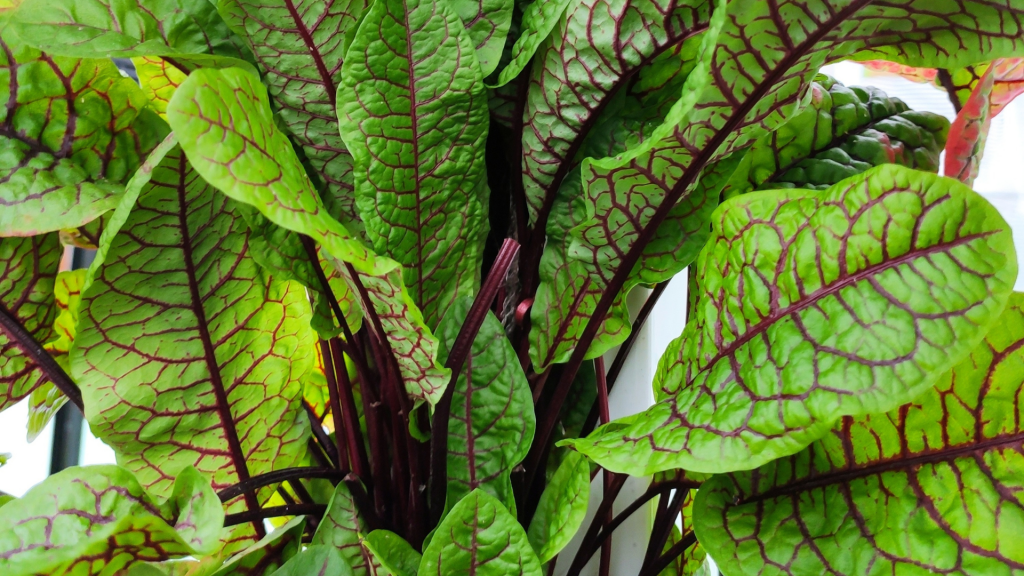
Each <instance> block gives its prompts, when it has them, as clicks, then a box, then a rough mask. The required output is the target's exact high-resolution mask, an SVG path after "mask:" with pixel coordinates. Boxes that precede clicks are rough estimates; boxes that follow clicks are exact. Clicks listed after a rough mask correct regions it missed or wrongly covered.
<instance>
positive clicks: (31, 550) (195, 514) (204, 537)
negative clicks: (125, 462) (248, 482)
mask: <svg viewBox="0 0 1024 576" xmlns="http://www.w3.org/2000/svg"><path fill="white" fill-rule="evenodd" d="M223 522H224V511H223V509H222V508H221V505H220V500H218V499H217V495H216V494H215V493H214V492H213V490H212V489H211V488H210V485H209V483H208V482H207V481H206V480H205V479H204V478H203V477H202V475H200V474H199V473H198V472H197V471H196V470H195V469H193V468H185V469H183V470H182V471H181V473H180V474H179V475H178V478H177V480H176V481H175V483H174V488H173V491H172V492H171V494H170V497H169V498H168V500H167V501H165V502H158V501H156V500H154V499H153V498H152V497H151V496H150V495H149V494H147V493H146V491H145V490H144V489H143V487H142V486H141V485H140V484H139V482H138V481H137V480H136V479H135V477H134V476H133V475H132V474H131V473H130V472H128V471H127V470H125V469H123V468H119V467H117V466H91V467H85V468H78V467H75V468H69V469H67V470H64V471H62V472H58V473H57V474H54V475H52V476H50V477H48V478H47V479H46V480H44V481H43V482H42V483H40V484H38V485H36V486H35V487H33V488H32V489H31V490H29V491H28V492H27V493H26V494H25V496H23V497H22V498H19V499H18V500H15V501H13V502H10V503H8V504H7V505H5V506H3V508H0V525H3V526H4V531H3V532H2V533H0V570H2V571H3V574H5V576H7V575H9V576H21V575H26V576H28V575H33V576H34V575H40V576H42V575H44V574H45V575H47V576H60V575H62V574H75V575H81V576H91V575H94V574H97V575H99V574H102V575H112V574H115V573H117V572H118V571H119V570H120V569H122V568H124V567H125V566H127V565H129V564H132V563H134V562H141V561H151V562H152V561H160V560H166V559H168V558H180V557H183V556H189V555H195V554H206V553H209V552H211V551H213V549H214V548H215V547H216V545H217V542H218V537H219V535H220V529H221V526H222V525H223Z"/></svg>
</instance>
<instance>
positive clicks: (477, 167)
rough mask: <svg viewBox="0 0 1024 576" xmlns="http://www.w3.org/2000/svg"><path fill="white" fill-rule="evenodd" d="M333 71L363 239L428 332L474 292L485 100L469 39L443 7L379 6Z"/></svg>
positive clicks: (481, 233) (482, 203) (385, 2)
mask: <svg viewBox="0 0 1024 576" xmlns="http://www.w3.org/2000/svg"><path fill="white" fill-rule="evenodd" d="M398 70H400V72H398ZM342 72H343V74H342V80H343V81H342V85H341V87H340V89H339V91H338V117H339V118H340V121H341V133H342V137H343V138H344V139H345V143H346V144H347V145H348V148H349V150H350V151H351V152H352V156H353V158H354V159H355V164H356V169H355V182H356V205H357V207H358V209H359V214H360V216H361V217H362V219H363V223H364V224H365V226H366V233H367V236H369V238H370V241H371V242H372V243H373V247H374V248H375V249H376V251H377V252H378V253H379V254H382V255H386V256H388V257H390V258H392V259H394V260H396V261H398V262H399V263H401V264H402V267H403V278H404V279H405V284H406V286H408V289H409V293H410V294H411V295H412V297H413V301H414V302H416V303H417V304H418V305H419V308H420V310H422V311H423V317H424V319H425V320H426V324H427V326H429V327H434V326H437V324H438V322H439V321H440V320H441V317H442V316H444V313H445V311H446V310H447V309H448V307H449V306H450V305H451V303H452V302H453V301H454V300H455V299H456V298H457V297H459V296H472V295H473V294H475V293H476V290H477V289H479V285H480V267H481V259H482V251H483V241H484V239H485V236H486V233H487V222H486V208H487V182H486V178H485V165H484V142H485V139H486V136H487V123H488V115H487V97H486V94H485V91H484V83H483V77H482V75H481V72H480V68H479V66H478V65H477V62H476V57H475V56H474V54H473V48H472V46H471V43H470V39H469V37H468V35H467V34H466V33H465V32H463V31H462V22H461V21H460V20H459V18H458V16H456V15H455V14H454V13H453V12H452V10H451V9H449V8H448V7H447V5H446V4H444V3H437V2H433V1H423V2H402V1H398V0H381V1H380V2H377V3H375V4H374V5H373V6H372V7H371V8H370V9H369V11H368V12H367V14H366V17H365V19H364V20H363V22H362V23H361V24H360V26H359V29H358V30H357V32H356V36H355V39H354V40H353V41H352V47H351V48H350V49H349V53H348V59H347V60H346V62H345V65H344V67H343V70H342Z"/></svg>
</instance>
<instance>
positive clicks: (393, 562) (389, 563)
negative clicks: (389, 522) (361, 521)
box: [363, 530, 422, 576]
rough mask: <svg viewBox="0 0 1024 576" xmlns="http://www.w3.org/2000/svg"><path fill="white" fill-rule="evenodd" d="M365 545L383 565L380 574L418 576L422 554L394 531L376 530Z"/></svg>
mask: <svg viewBox="0 0 1024 576" xmlns="http://www.w3.org/2000/svg"><path fill="white" fill-rule="evenodd" d="M363 546H365V547H366V549H367V550H369V551H370V553H371V554H373V557H374V558H375V559H376V560H377V562H379V563H380V565H381V572H380V573H379V574H380V576H416V570H417V569H418V568H419V565H420V561H421V559H422V555H421V554H420V553H419V552H417V551H416V550H415V549H414V548H413V547H412V546H411V545H409V543H408V542H406V541H405V540H404V539H403V538H402V537H401V536H399V535H398V534H395V533H394V532H389V531H387V530H374V531H373V532H370V533H369V534H367V535H366V539H365V540H363Z"/></svg>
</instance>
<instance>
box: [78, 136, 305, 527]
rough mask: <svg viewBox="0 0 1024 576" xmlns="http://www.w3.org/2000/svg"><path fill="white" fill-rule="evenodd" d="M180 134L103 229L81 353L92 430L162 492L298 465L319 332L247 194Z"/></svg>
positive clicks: (161, 150) (159, 154) (235, 506)
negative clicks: (183, 481) (191, 150)
mask: <svg viewBox="0 0 1024 576" xmlns="http://www.w3.org/2000/svg"><path fill="white" fill-rule="evenodd" d="M173 144H174V142H173V140H172V139H168V141H167V142H165V143H164V144H161V148H159V149H158V151H157V152H156V153H154V157H152V158H151V159H150V160H149V161H148V164H147V166H146V167H145V168H144V169H143V170H141V171H140V172H139V174H138V175H137V176H136V177H135V178H133V180H132V182H130V183H129V185H128V193H127V194H126V195H125V199H124V201H123V202H122V204H121V206H119V207H118V209H117V211H116V212H115V214H114V217H113V218H112V220H111V223H110V226H109V227H108V228H107V230H105V231H104V235H103V238H102V240H101V244H102V246H101V247H100V250H99V252H98V254H97V256H96V261H95V262H94V263H93V266H92V268H90V278H89V279H88V280H87V284H86V288H85V291H84V297H83V308H82V312H81V317H80V320H79V327H78V328H79V333H78V335H77V337H76V339H75V342H74V345H73V348H72V352H71V358H72V360H71V364H72V368H73V370H74V373H75V374H76V376H77V380H78V382H79V383H80V385H81V386H82V389H83V396H84V397H85V398H86V399H87V400H86V401H85V404H86V418H87V419H88V420H89V423H90V425H91V428H92V430H93V432H94V433H95V434H96V435H97V436H99V437H100V438H102V439H103V440H104V441H105V442H106V443H107V444H109V445H110V446H111V447H113V448H114V449H115V451H116V452H117V453H118V461H119V462H120V463H121V464H122V465H123V466H125V467H127V468H129V469H130V470H132V471H134V472H135V473H136V474H137V475H138V477H139V480H140V482H141V483H142V484H143V485H144V486H146V488H147V489H148V490H151V491H153V492H154V493H155V494H158V495H160V494H166V492H167V491H168V490H169V489H170V482H171V480H172V479H173V478H174V476H175V475H176V474H177V472H178V471H179V470H181V469H182V468H183V467H185V466H188V465H193V466H196V467H197V468H198V469H199V470H200V471H201V472H203V473H205V474H207V475H208V476H209V477H210V478H211V479H212V481H213V485H214V487H215V488H216V489H218V490H219V489H223V488H225V487H227V486H230V485H232V484H234V483H236V482H239V481H241V480H245V479H247V478H249V477H250V476H251V475H258V474H263V473H266V472H270V471H271V470H275V469H279V468H287V467H289V466H295V465H296V464H297V463H298V462H299V461H300V460H301V459H302V458H303V457H304V455H305V453H306V436H307V434H308V428H307V427H306V425H305V422H306V419H305V417H304V415H303V412H302V409H301V407H300V406H301V404H300V402H301V394H302V379H303V377H304V375H305V374H306V372H308V371H309V370H310V369H311V368H312V363H313V357H312V353H313V346H314V342H315V334H314V333H313V331H312V330H311V329H310V328H309V319H308V317H309V304H308V302H307V301H306V296H305V293H304V291H303V290H302V288H301V287H300V286H298V285H296V284H293V283H289V282H286V281H281V280H276V279H274V278H273V277H271V276H269V275H268V274H266V273H265V272H264V271H263V270H262V269H261V268H260V267H259V266H258V265H257V264H256V262H255V261H254V260H253V259H252V257H251V256H250V255H249V250H248V242H247V229H246V225H245V221H244V220H243V219H242V217H241V215H240V214H239V212H238V210H237V208H236V207H235V203H234V201H233V200H231V199H230V198H227V197H225V196H224V195H222V194H220V193H218V192H217V191H216V190H214V189H213V187H211V186H210V185H208V184H207V183H206V182H205V181H204V180H203V179H202V178H201V177H200V176H199V175H198V174H196V173H195V172H194V171H193V170H192V169H191V168H190V167H189V164H188V161H187V160H186V158H185V155H184V154H183V153H182V152H181V150H180V148H178V147H177V146H173ZM171 146H173V147H171ZM168 148H170V149H168ZM164 154H165V155H164ZM136 197H137V200H136ZM186 416H187V417H186ZM256 504H257V503H256V502H254V501H251V502H248V503H247V504H243V503H242V502H241V500H237V501H236V502H235V503H233V504H230V505H229V509H230V510H233V511H237V510H239V509H244V508H245V507H246V506H247V507H249V508H253V507H255V506H256ZM238 530H244V527H243V528H240V529H238ZM236 537H238V538H241V537H242V534H238V535H236Z"/></svg>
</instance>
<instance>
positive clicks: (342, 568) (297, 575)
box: [272, 546, 352, 576]
mask: <svg viewBox="0 0 1024 576" xmlns="http://www.w3.org/2000/svg"><path fill="white" fill-rule="evenodd" d="M313 575H321V576H326V575H330V576H352V568H350V567H349V565H348V563H347V562H345V560H344V559H343V558H342V557H341V554H339V553H338V549H337V548H333V547H331V546H309V547H307V548H306V549H305V550H303V551H302V552H300V553H299V554H296V555H295V556H293V557H292V558H291V560H288V561H287V562H285V563H284V565H282V566H281V567H280V568H278V569H277V570H275V571H274V573H273V575H272V576H313Z"/></svg>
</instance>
